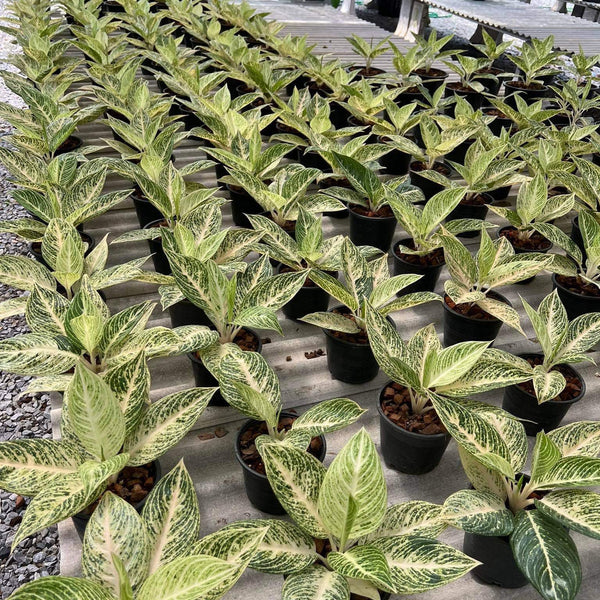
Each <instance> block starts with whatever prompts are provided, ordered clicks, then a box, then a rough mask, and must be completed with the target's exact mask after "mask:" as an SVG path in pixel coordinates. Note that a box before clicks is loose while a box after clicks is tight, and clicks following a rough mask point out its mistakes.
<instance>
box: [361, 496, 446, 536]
mask: <svg viewBox="0 0 600 600" xmlns="http://www.w3.org/2000/svg"><path fill="white" fill-rule="evenodd" d="M441 513H442V507H441V506H440V505H439V504H432V503H431V502H425V501H423V500H410V501H408V502H402V503H400V504H394V505H393V506H390V507H388V509H387V510H386V511H385V516H384V518H383V522H382V523H381V526H380V527H379V529H378V530H377V531H376V533H375V534H373V535H371V536H369V538H378V537H390V536H400V535H407V536H408V535H409V536H418V537H430V538H435V537H437V536H438V535H439V534H440V533H441V532H442V531H444V529H446V526H447V525H446V523H444V521H443V520H442V518H441Z"/></svg>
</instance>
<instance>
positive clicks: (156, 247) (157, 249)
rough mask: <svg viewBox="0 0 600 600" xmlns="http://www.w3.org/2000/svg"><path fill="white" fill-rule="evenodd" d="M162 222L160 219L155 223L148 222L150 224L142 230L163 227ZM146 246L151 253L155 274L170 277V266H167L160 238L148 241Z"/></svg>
mask: <svg viewBox="0 0 600 600" xmlns="http://www.w3.org/2000/svg"><path fill="white" fill-rule="evenodd" d="M164 222H165V220H164V218H163V217H161V218H160V219H156V221H150V223H148V224H147V225H144V227H142V229H150V228H151V227H163V225H162V223H164ZM148 246H149V247H150V252H151V253H152V262H153V263H154V270H155V271H156V272H157V273H162V274H163V275H170V274H171V265H170V264H169V260H168V259H167V255H166V254H165V252H164V250H163V247H162V240H161V238H160V237H158V238H156V239H154V240H148Z"/></svg>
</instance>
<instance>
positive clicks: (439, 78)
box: [411, 69, 448, 95]
mask: <svg viewBox="0 0 600 600" xmlns="http://www.w3.org/2000/svg"><path fill="white" fill-rule="evenodd" d="M411 75H418V76H419V77H420V78H421V85H422V86H423V87H424V88H425V89H426V90H427V91H428V92H429V93H430V94H432V95H433V94H434V93H435V91H436V90H437V89H438V88H439V87H440V85H442V83H444V81H446V79H447V78H448V73H447V72H446V71H442V69H429V71H426V70H425V69H417V70H416V71H413V72H412V73H411Z"/></svg>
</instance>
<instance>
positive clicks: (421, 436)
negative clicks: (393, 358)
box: [377, 379, 452, 440]
mask: <svg viewBox="0 0 600 600" xmlns="http://www.w3.org/2000/svg"><path fill="white" fill-rule="evenodd" d="M391 383H397V382H395V381H394V380H393V379H390V380H388V381H387V382H386V383H385V384H384V385H383V387H382V388H381V390H380V391H379V396H378V398H377V412H379V416H380V417H383V418H384V419H385V420H386V421H387V422H388V423H391V424H392V425H393V426H394V427H395V428H396V429H398V430H399V431H401V432H402V433H403V434H405V435H406V436H407V437H409V438H411V437H412V438H415V439H416V438H419V439H424V438H428V439H432V440H438V439H439V440H441V439H448V438H449V437H452V436H451V435H450V434H449V433H447V432H446V433H434V434H432V435H427V434H424V433H419V432H414V431H408V430H407V429H404V427H401V426H400V425H398V424H397V423H394V421H392V420H391V419H390V418H389V417H388V416H387V415H386V414H385V413H384V412H383V408H381V402H382V396H383V392H384V390H385V388H387V387H388V386H389V385H390V384H391ZM402 387H403V388H405V389H406V386H404V385H403V386H402ZM436 414H437V413H436Z"/></svg>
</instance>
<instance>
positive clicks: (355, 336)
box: [329, 307, 369, 345]
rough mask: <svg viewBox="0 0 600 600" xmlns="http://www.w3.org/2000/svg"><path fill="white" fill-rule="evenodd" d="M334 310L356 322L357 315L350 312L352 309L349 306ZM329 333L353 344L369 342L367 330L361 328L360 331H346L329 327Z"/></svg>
mask: <svg viewBox="0 0 600 600" xmlns="http://www.w3.org/2000/svg"><path fill="white" fill-rule="evenodd" d="M332 312H334V313H336V314H338V315H342V316H343V317H346V319H350V320H351V321H354V322H356V317H355V316H354V315H353V314H351V313H350V310H349V309H347V308H345V307H344V308H335V309H334V310H333V311H332ZM329 333H331V335H332V336H333V337H336V338H339V339H340V340H345V341H346V342H351V343H353V344H365V345H366V344H368V343H369V338H368V336H367V332H366V331H364V330H363V329H361V330H360V331H359V332H358V333H344V332H343V331H334V330H333V329H329Z"/></svg>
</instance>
